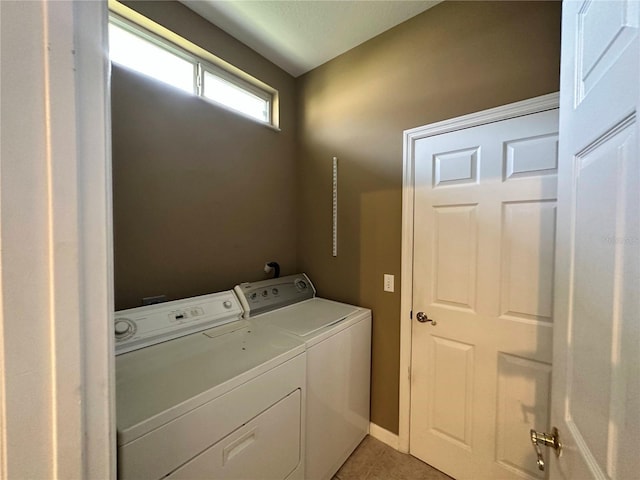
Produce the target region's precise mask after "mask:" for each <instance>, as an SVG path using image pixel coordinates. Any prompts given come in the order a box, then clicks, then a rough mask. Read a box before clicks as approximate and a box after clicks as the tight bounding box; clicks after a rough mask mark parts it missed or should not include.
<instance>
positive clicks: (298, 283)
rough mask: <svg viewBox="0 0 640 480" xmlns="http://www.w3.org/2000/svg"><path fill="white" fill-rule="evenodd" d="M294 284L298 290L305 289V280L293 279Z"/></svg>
mask: <svg viewBox="0 0 640 480" xmlns="http://www.w3.org/2000/svg"><path fill="white" fill-rule="evenodd" d="M295 286H296V288H297V289H298V291H299V292H303V291H305V290H306V289H307V282H305V281H304V280H302V279H301V278H299V279H297V280H296V281H295Z"/></svg>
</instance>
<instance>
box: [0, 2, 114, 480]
mask: <svg viewBox="0 0 640 480" xmlns="http://www.w3.org/2000/svg"><path fill="white" fill-rule="evenodd" d="M0 11H1V19H0V20H1V29H2V57H1V58H0V62H1V65H2V69H1V72H2V73H1V75H2V107H1V108H2V124H1V133H2V149H1V152H2V156H1V158H0V245H1V246H2V248H1V249H0V477H1V478H101V479H108V478H115V475H116V473H115V472H116V463H115V400H114V398H115V396H114V380H113V379H114V355H113V327H112V323H111V322H112V315H113V286H112V283H113V280H112V279H113V261H112V251H113V248H112V220H111V219H112V200H111V120H110V93H109V68H110V67H109V60H108V56H107V52H108V46H107V18H108V11H107V3H106V1H104V0H100V1H63V2H49V1H46V0H40V1H37V2H0Z"/></svg>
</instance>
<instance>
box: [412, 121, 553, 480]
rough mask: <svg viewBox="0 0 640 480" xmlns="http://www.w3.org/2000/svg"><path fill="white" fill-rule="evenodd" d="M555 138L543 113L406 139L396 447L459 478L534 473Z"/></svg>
mask: <svg viewBox="0 0 640 480" xmlns="http://www.w3.org/2000/svg"><path fill="white" fill-rule="evenodd" d="M557 132H558V111H557V109H556V110H551V111H547V112H542V113H536V114H532V115H526V116H522V117H519V118H513V119H510V120H504V121H500V122H495V123H489V124H486V125H482V126H477V127H474V128H468V129H464V130H459V131H456V132H451V133H446V134H442V135H436V136H430V137H426V138H422V139H419V140H416V141H415V143H414V145H413V148H414V150H413V156H414V169H415V170H414V172H415V173H414V174H415V204H414V242H413V245H414V251H413V287H414V288H413V323H412V347H411V351H412V358H411V429H410V452H411V453H412V454H413V455H415V456H417V457H419V458H421V459H422V460H424V461H426V462H427V463H429V464H431V465H433V466H435V467H436V468H438V469H440V470H442V471H444V472H446V473H448V474H450V475H452V476H453V477H455V478H457V479H459V480H463V479H468V478H543V477H544V474H543V473H541V472H540V471H539V470H537V468H536V457H535V455H534V452H533V448H532V446H531V443H530V441H529V434H528V432H529V429H530V428H536V429H538V430H546V429H547V428H548V426H549V403H550V394H551V392H550V388H551V360H552V358H551V357H552V355H551V353H552V326H553V276H554V251H555V250H554V249H555V235H556V230H555V226H556V181H557V167H558V155H557V153H558V151H557V145H558V143H557V142H558V135H557ZM418 312H423V313H424V314H426V315H427V316H428V317H429V318H430V319H433V320H435V322H436V323H435V324H433V323H432V322H425V323H421V322H418V321H417V320H416V316H417V313H418Z"/></svg>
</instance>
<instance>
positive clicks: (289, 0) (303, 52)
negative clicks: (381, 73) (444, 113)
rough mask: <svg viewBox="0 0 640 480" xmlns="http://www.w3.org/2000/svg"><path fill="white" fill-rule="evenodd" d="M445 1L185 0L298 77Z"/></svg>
mask: <svg viewBox="0 0 640 480" xmlns="http://www.w3.org/2000/svg"><path fill="white" fill-rule="evenodd" d="M440 1H441V0H437V1H436V0H335V1H332V0H181V2H182V3H183V4H184V5H186V6H187V7H189V8H190V9H191V10H193V11H194V12H196V13H198V14H199V15H201V16H202V17H204V18H206V19H207V20H209V21H210V22H211V23H213V24H214V25H216V26H218V27H220V28H221V29H222V30H224V31H225V32H227V33H228V34H230V35H231V36H233V37H235V38H236V39H238V40H240V41H241V42H242V43H244V44H245V45H247V46H249V47H250V48H252V49H253V50H255V51H256V52H258V53H259V54H261V55H262V56H263V57H265V58H267V59H268V60H270V61H271V62H273V63H275V64H276V65H278V66H279V67H280V68H282V69H283V70H285V71H287V72H289V73H290V74H291V75H293V76H294V77H298V76H300V75H302V74H303V73H306V72H308V71H309V70H312V69H313V68H315V67H317V66H318V65H322V64H323V63H325V62H327V61H329V60H331V59H332V58H335V57H337V56H338V55H340V54H341V53H344V52H346V51H347V50H350V49H352V48H353V47H355V46H357V45H360V44H361V43H363V42H366V41H367V40H369V39H370V38H373V37H375V36H376V35H379V34H380V33H382V32H384V31H385V30H388V29H390V28H392V27H394V26H396V25H398V24H400V23H402V22H404V21H405V20H408V19H409V18H411V17H413V16H415V15H418V14H419V13H422V12H424V11H425V10H427V9H428V8H431V7H432V6H434V5H436V4H438V3H440Z"/></svg>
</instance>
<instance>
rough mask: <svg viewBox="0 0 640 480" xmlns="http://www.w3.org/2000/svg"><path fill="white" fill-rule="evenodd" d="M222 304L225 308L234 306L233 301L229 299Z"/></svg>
mask: <svg viewBox="0 0 640 480" xmlns="http://www.w3.org/2000/svg"><path fill="white" fill-rule="evenodd" d="M222 306H223V307H224V308H231V307H232V306H233V303H231V302H230V301H229V300H225V301H224V302H222Z"/></svg>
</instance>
